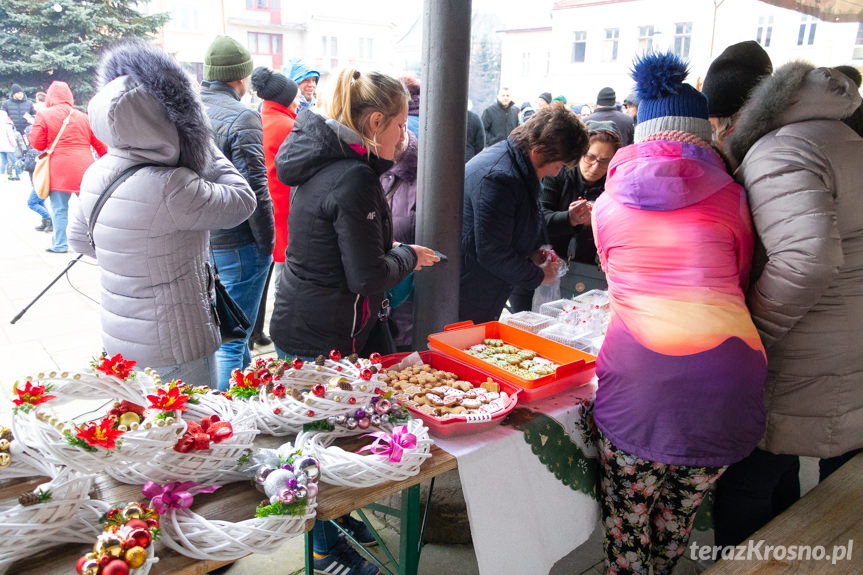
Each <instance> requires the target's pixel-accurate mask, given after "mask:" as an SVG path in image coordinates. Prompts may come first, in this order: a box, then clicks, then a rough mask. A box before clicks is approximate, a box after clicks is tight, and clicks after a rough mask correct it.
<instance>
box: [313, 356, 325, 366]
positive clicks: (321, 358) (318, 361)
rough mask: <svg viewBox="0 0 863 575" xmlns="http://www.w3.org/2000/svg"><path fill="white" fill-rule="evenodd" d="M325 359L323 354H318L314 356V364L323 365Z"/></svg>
mask: <svg viewBox="0 0 863 575" xmlns="http://www.w3.org/2000/svg"><path fill="white" fill-rule="evenodd" d="M326 361H327V358H326V357H324V356H323V355H319V356H318V357H316V358H315V365H324V363H325V362H326Z"/></svg>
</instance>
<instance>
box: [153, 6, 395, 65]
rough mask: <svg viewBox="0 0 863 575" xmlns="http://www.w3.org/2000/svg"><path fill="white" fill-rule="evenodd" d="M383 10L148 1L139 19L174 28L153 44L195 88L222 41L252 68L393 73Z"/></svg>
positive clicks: (390, 33) (389, 25)
mask: <svg viewBox="0 0 863 575" xmlns="http://www.w3.org/2000/svg"><path fill="white" fill-rule="evenodd" d="M378 4H379V5H380V6H385V5H386V3H385V2H370V3H368V5H365V3H357V2H353V1H351V0H326V1H324V2H297V1H292V0H151V1H150V2H149V4H147V5H143V6H142V11H143V12H145V13H149V14H153V13H158V12H168V13H169V14H171V20H170V21H169V22H168V23H167V24H165V26H164V27H163V29H162V30H161V31H160V34H159V37H158V38H157V40H156V41H157V43H158V44H160V45H161V46H162V47H164V48H165V49H166V50H167V51H168V52H170V53H171V54H173V55H174V56H175V57H176V58H177V60H179V61H180V62H181V63H182V64H183V65H184V67H185V68H186V69H187V70H188V71H189V72H190V73H191V74H193V75H194V76H196V77H197V79H198V80H201V79H202V75H203V62H204V54H205V52H206V50H207V47H208V46H209V44H210V42H212V40H213V38H215V37H216V36H217V35H219V34H225V35H228V36H231V37H232V38H234V39H235V40H237V41H238V42H240V43H241V44H243V45H244V46H246V47H247V48H248V49H249V51H250V52H251V53H252V58H253V59H254V62H255V65H256V66H268V67H271V68H273V69H275V70H281V69H282V67H283V66H284V65H286V64H287V63H288V61H289V60H290V59H291V58H293V57H301V58H304V59H305V60H306V61H307V62H308V63H309V64H310V65H311V66H312V67H313V68H315V69H317V70H318V71H319V72H320V73H321V77H322V81H326V78H327V77H328V75H329V74H330V72H332V71H334V70H337V69H339V68H342V67H345V66H354V67H357V68H359V69H360V70H371V69H377V70H382V71H393V69H395V68H396V67H397V66H398V64H399V60H398V58H397V52H396V50H395V45H396V42H397V40H398V35H399V32H398V31H397V30H396V25H395V24H394V23H393V22H391V21H390V19H388V18H387V15H386V11H385V10H370V9H369V7H370V6H371V7H374V5H378Z"/></svg>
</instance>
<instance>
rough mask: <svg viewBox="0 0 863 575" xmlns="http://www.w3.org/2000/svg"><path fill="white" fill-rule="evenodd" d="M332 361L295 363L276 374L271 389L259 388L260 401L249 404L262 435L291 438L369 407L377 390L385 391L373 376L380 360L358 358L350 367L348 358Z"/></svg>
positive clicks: (254, 400)
mask: <svg viewBox="0 0 863 575" xmlns="http://www.w3.org/2000/svg"><path fill="white" fill-rule="evenodd" d="M333 357H336V358H337V359H335V360H334V359H322V361H318V362H315V363H300V362H292V364H290V365H292V367H290V368H287V369H285V370H284V373H282V374H279V373H276V374H274V377H273V381H272V382H271V384H270V385H267V386H262V387H261V388H260V391H259V394H258V396H257V398H254V397H253V398H251V399H250V400H249V403H250V404H251V405H252V406H253V407H254V409H255V417H256V419H257V424H258V429H260V431H261V433H265V434H267V435H275V436H283V435H289V434H293V433H297V432H299V431H300V430H302V428H303V425H305V424H307V423H311V422H313V421H319V420H322V419H327V418H330V417H336V416H339V415H346V414H348V413H350V412H351V411H354V410H356V409H357V408H358V407H359V406H362V405H366V404H367V403H368V402H369V400H370V399H371V398H372V397H374V396H375V395H376V392H375V389H377V388H380V387H382V386H381V383H380V381H379V379H378V376H377V375H376V374H375V373H372V372H377V370H378V369H379V368H380V365H379V361H380V360H379V359H378V358H376V359H378V363H377V364H375V363H373V362H372V361H371V360H369V359H360V358H357V360H356V362H354V363H351V362H350V361H349V360H348V359H346V358H341V357H339V356H336V355H333ZM287 365H288V364H285V366H286V367H287ZM366 370H368V371H366ZM279 386H282V388H281V389H279Z"/></svg>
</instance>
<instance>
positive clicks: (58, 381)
mask: <svg viewBox="0 0 863 575" xmlns="http://www.w3.org/2000/svg"><path fill="white" fill-rule="evenodd" d="M112 360H113V362H112ZM120 362H124V363H125V365H123V364H120V365H119V366H118V371H117V372H115V373H119V375H124V376H125V377H119V376H118V375H117V374H109V373H104V372H103V371H100V370H99V369H97V366H98V365H100V364H105V363H107V365H115V364H118V363H120ZM129 365H131V366H132V367H134V362H127V361H126V360H124V359H123V358H122V356H114V357H113V358H95V359H94V360H93V364H92V365H91V366H90V367H87V368H85V369H80V370H69V371H51V372H47V373H44V372H43V373H39V374H37V376H36V378H35V380H39V381H41V382H43V383H50V384H52V385H53V386H54V389H53V393H55V394H56V395H57V397H58V398H60V397H66V398H68V399H73V400H74V399H106V398H117V399H120V400H126V401H129V402H132V403H136V404H139V405H140V404H144V405H146V403H145V402H146V399H145V397H146V395H147V394H148V393H153V388H154V387H155V386H156V384H157V383H156V380H157V379H158V376H157V375H156V374H155V372H153V371H151V370H150V369H149V368H147V369H145V370H144V371H133V370H131V368H129V367H128V366H129ZM106 371H111V370H110V369H106ZM126 374H128V375H126ZM30 379H31V380H34V378H30Z"/></svg>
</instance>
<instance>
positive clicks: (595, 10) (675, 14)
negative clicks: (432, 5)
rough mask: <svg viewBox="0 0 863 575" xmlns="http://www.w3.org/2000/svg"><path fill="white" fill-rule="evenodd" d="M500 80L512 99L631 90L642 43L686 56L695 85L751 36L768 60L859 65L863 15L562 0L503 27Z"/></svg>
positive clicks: (724, 3) (760, 5)
mask: <svg viewBox="0 0 863 575" xmlns="http://www.w3.org/2000/svg"><path fill="white" fill-rule="evenodd" d="M501 34H502V36H503V38H502V43H501V50H502V54H501V84H502V85H506V86H508V87H509V88H510V90H511V91H512V93H513V99H514V100H515V101H516V102H517V103H520V102H521V101H522V100H526V99H534V98H535V97H536V96H537V94H539V93H541V92H543V91H550V92H551V93H552V94H553V95H554V96H557V95H564V96H565V97H566V98H567V99H568V101H569V102H570V103H575V102H579V103H591V104H592V103H594V102H595V100H596V95H597V93H598V92H599V90H600V89H601V88H603V87H605V86H611V87H613V88H614V89H615V91H616V92H617V97H618V100H619V101H622V100H623V99H624V97H626V95H627V94H628V93H629V92H631V91H632V88H633V82H632V79H631V78H630V76H629V71H630V68H631V66H632V61H633V59H634V57H635V56H636V55H637V54H641V53H643V52H645V51H646V50H658V51H665V50H673V51H674V52H676V53H678V54H679V55H681V56H683V57H684V58H686V59H687V60H688V61H689V62H690V70H691V71H690V76H689V78H688V81H689V82H690V83H691V84H693V85H696V86H698V87H700V84H701V80H702V79H703V78H704V74H705V72H706V71H707V68H708V66H709V65H710V62H712V61H713V59H714V58H715V57H716V56H718V55H719V54H720V53H721V52H722V51H723V50H724V49H725V48H726V47H727V46H729V45H731V44H735V43H737V42H742V41H744V40H756V41H758V42H759V43H760V44H761V45H762V46H763V47H764V49H765V50H766V51H767V53H768V54H769V55H770V58H771V60H772V61H773V64H774V67H779V66H780V65H782V64H783V63H785V62H787V61H790V60H795V59H804V60H808V61H810V62H812V63H814V64H816V65H824V66H836V65H840V64H850V65H853V66H856V67H858V68H861V67H863V24H860V23H856V22H854V23H837V22H824V21H821V20H817V19H815V18H813V17H811V16H806V15H803V14H800V13H798V12H794V11H792V10H786V9H783V8H778V7H775V6H773V5H770V4H767V3H764V2H759V1H758V0H605V1H602V0H562V1H559V2H557V3H556V4H555V5H554V8H553V9H552V11H551V17H550V25H549V26H542V27H537V28H532V29H515V30H504V31H502V32H501Z"/></svg>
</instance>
